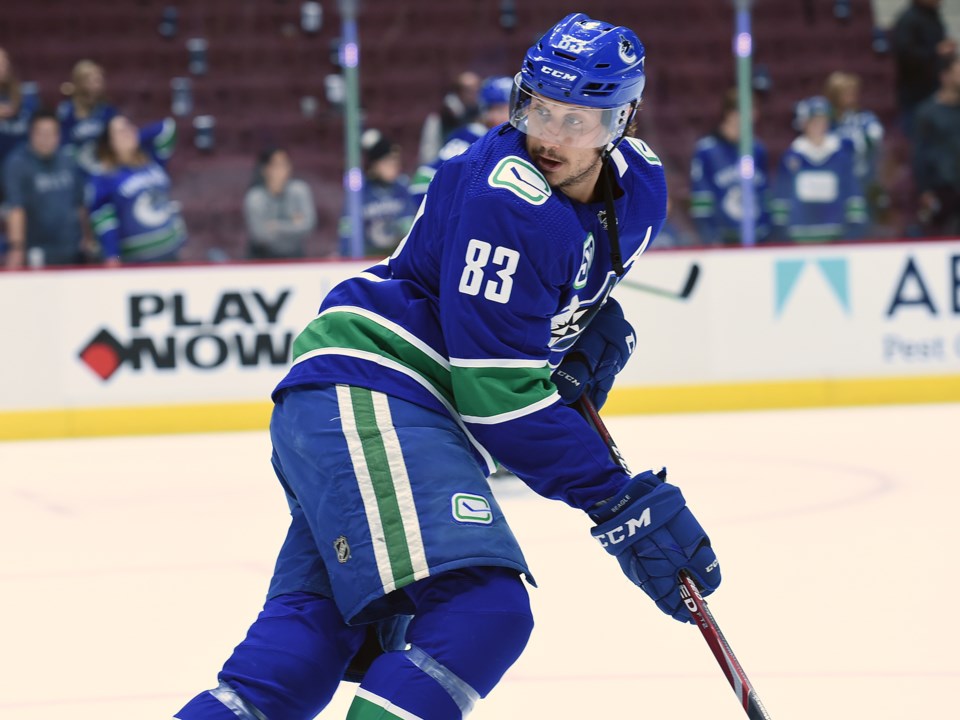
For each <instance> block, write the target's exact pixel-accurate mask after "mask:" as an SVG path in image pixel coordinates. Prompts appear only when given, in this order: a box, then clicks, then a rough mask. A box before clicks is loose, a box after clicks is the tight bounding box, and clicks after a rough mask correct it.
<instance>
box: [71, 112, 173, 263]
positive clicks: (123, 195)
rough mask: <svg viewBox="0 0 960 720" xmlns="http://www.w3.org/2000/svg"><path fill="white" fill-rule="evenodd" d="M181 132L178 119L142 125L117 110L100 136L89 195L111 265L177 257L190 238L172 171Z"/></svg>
mask: <svg viewBox="0 0 960 720" xmlns="http://www.w3.org/2000/svg"><path fill="white" fill-rule="evenodd" d="M176 134H177V133H176V124H175V123H174V121H173V119H172V118H167V119H166V120H162V121H160V122H156V123H153V124H151V125H148V126H146V127H144V128H143V129H142V130H138V129H137V127H136V126H135V125H134V124H133V123H131V122H130V120H128V119H127V118H126V117H124V116H123V115H117V116H116V117H114V118H113V119H111V120H110V122H109V124H108V125H107V127H106V129H105V130H104V131H103V134H102V135H101V136H100V138H99V139H98V141H97V149H96V155H95V160H96V163H97V170H96V171H95V172H94V173H93V174H92V175H91V177H90V180H89V184H88V188H87V198H86V199H87V206H88V208H89V210H90V221H91V223H92V224H93V230H94V233H96V236H97V239H98V240H99V241H100V246H101V251H102V254H103V258H104V261H105V262H106V263H107V264H108V265H117V264H119V263H120V262H121V261H122V262H125V263H126V262H131V263H142V262H153V261H172V260H176V258H177V252H178V251H179V249H180V247H181V246H182V245H183V244H184V242H186V239H187V233H186V228H185V226H184V223H183V219H182V218H181V217H180V208H179V205H178V204H177V203H174V202H172V201H171V200H170V177H169V175H167V171H166V166H167V162H168V161H169V160H170V156H171V155H172V153H173V147H174V143H175V141H176Z"/></svg>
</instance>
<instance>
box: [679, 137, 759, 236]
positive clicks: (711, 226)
mask: <svg viewBox="0 0 960 720" xmlns="http://www.w3.org/2000/svg"><path fill="white" fill-rule="evenodd" d="M767 157H768V156H767V149H766V147H765V146H764V145H763V143H761V142H760V141H759V140H755V141H754V145H753V162H754V176H753V183H754V188H755V190H756V206H755V212H754V217H755V218H756V231H755V232H756V238H757V240H763V239H764V238H766V237H767V235H769V233H770V214H769V211H768V209H767V205H768V203H769V200H770V198H769V191H770V184H769V161H768V159H767ZM742 195H743V193H742V190H741V187H740V148H739V146H738V145H737V144H735V143H732V142H729V141H728V140H726V139H725V138H724V137H722V136H721V135H719V134H717V133H714V134H713V135H708V136H707V137H705V138H701V139H700V140H699V141H698V142H697V144H696V147H695V149H694V154H693V160H692V161H691V163H690V215H691V216H692V217H693V220H694V223H695V224H696V227H697V233H698V234H699V235H700V240H701V242H703V243H705V244H708V245H716V244H726V245H730V244H733V245H739V244H740V241H741V239H740V234H741V233H740V223H741V221H742V219H743V197H742Z"/></svg>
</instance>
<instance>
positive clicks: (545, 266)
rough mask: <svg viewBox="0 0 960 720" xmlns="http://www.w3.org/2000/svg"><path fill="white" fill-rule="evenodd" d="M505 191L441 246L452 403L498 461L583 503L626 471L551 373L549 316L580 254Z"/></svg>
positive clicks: (487, 199) (490, 197) (480, 205)
mask: <svg viewBox="0 0 960 720" xmlns="http://www.w3.org/2000/svg"><path fill="white" fill-rule="evenodd" d="M501 192H502V193H503V194H502V195H497V194H487V195H485V196H481V197H479V198H475V199H473V200H472V201H471V202H468V203H466V204H465V205H464V210H463V213H462V215H461V216H460V218H459V220H458V225H457V228H456V230H455V231H454V232H453V233H452V241H451V243H450V244H449V246H447V247H445V248H444V258H443V262H442V269H441V276H442V277H441V297H440V316H441V325H442V327H443V332H444V337H445V338H446V341H447V346H448V352H449V357H450V366H451V368H450V369H451V378H452V387H453V393H454V397H455V402H456V405H457V407H458V409H459V411H460V414H461V416H462V418H463V420H464V422H465V423H466V424H467V426H468V427H469V429H470V431H471V432H472V433H473V435H474V436H475V437H476V438H477V440H478V441H479V442H480V443H481V444H483V445H484V447H486V448H487V450H488V451H489V452H490V453H491V454H492V455H493V456H494V457H495V458H496V459H497V460H498V461H499V462H501V463H503V464H504V465H505V466H506V467H508V468H509V469H510V470H512V471H513V472H514V473H516V474H517V475H518V476H519V477H520V478H521V479H523V480H524V481H525V482H526V483H527V484H528V485H529V486H530V487H531V488H533V489H534V490H535V491H536V492H538V493H540V494H541V495H544V496H546V497H549V498H554V499H558V500H562V501H564V502H566V503H567V504H569V505H572V506H574V507H579V508H582V509H586V508H588V507H590V506H591V505H594V504H595V503H597V502H599V501H601V500H604V499H607V498H609V497H611V496H612V495H614V494H615V493H617V492H618V491H619V490H620V489H621V488H622V486H623V484H624V483H625V482H626V474H625V473H624V472H623V470H622V469H621V468H619V466H617V465H615V464H614V463H613V461H612V459H611V458H610V455H609V452H608V450H607V448H606V446H605V445H604V444H603V442H602V441H601V439H600V438H599V436H598V435H596V433H594V432H592V431H591V430H590V428H589V427H588V426H587V425H586V423H585V421H583V420H582V419H581V418H580V416H579V415H578V414H577V413H576V412H575V411H574V410H572V409H571V408H569V407H567V406H566V405H564V404H563V403H562V402H560V398H559V395H558V394H557V391H556V387H555V386H554V385H553V383H552V381H551V379H550V375H551V368H550V366H549V363H548V357H549V354H550V338H551V332H550V330H551V319H552V317H553V315H554V314H555V313H556V312H557V309H558V307H559V304H560V296H561V292H562V289H563V288H564V287H567V286H569V284H570V283H571V282H572V280H573V278H574V276H575V274H576V272H577V269H578V267H579V261H580V257H579V256H576V257H574V255H573V254H572V253H571V251H570V249H567V248H564V247H563V246H562V244H561V243H558V238H557V237H556V235H557V234H559V233H551V227H550V219H549V218H548V219H547V221H546V222H543V219H542V218H539V219H538V217H537V215H536V213H535V212H534V211H535V209H536V208H534V207H527V206H524V204H523V203H522V201H518V202H516V203H514V202H511V200H512V196H510V195H509V194H508V193H507V191H501ZM504 197H506V201H503V198H504ZM521 206H522V207H521ZM567 232H569V230H568V231H567ZM581 244H582V241H581Z"/></svg>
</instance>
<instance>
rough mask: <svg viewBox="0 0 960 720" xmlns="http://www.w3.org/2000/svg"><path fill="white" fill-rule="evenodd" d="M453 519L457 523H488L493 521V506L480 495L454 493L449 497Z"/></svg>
mask: <svg viewBox="0 0 960 720" xmlns="http://www.w3.org/2000/svg"><path fill="white" fill-rule="evenodd" d="M450 506H451V512H452V513H453V519H454V520H456V521H457V522H458V523H472V524H474V525H490V524H491V523H493V508H491V507H490V501H489V500H487V499H486V498H485V497H483V496H482V495H473V494H471V493H455V494H454V495H453V496H452V497H451V498H450Z"/></svg>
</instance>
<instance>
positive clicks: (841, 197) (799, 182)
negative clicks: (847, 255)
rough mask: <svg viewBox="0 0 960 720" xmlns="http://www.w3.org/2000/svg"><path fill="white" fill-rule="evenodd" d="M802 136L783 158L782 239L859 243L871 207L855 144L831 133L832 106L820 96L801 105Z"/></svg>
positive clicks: (779, 189)
mask: <svg viewBox="0 0 960 720" xmlns="http://www.w3.org/2000/svg"><path fill="white" fill-rule="evenodd" d="M796 123H797V128H798V129H799V130H800V131H801V134H800V136H799V137H798V138H797V139H796V140H794V141H793V143H792V144H791V145H790V147H789V148H787V151H786V152H785V153H784V154H783V156H782V157H781V158H780V166H779V168H778V170H777V176H776V180H775V181H774V186H773V200H771V203H770V206H771V215H772V218H773V223H774V227H775V229H776V230H775V233H776V236H777V238H778V239H788V240H791V241H793V242H829V241H832V240H842V239H848V240H849V239H856V238H859V237H861V236H862V235H863V232H864V229H865V227H866V222H867V203H866V200H865V199H864V196H863V189H862V186H861V183H860V180H859V179H858V178H857V176H856V172H855V156H854V147H853V144H852V143H851V142H850V141H849V140H847V139H844V138H842V137H840V136H839V135H837V134H835V133H832V132H829V123H830V105H829V103H828V102H827V100H826V98H824V97H821V96H814V97H811V98H807V99H806V100H802V101H800V102H799V103H798V104H797V111H796Z"/></svg>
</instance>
